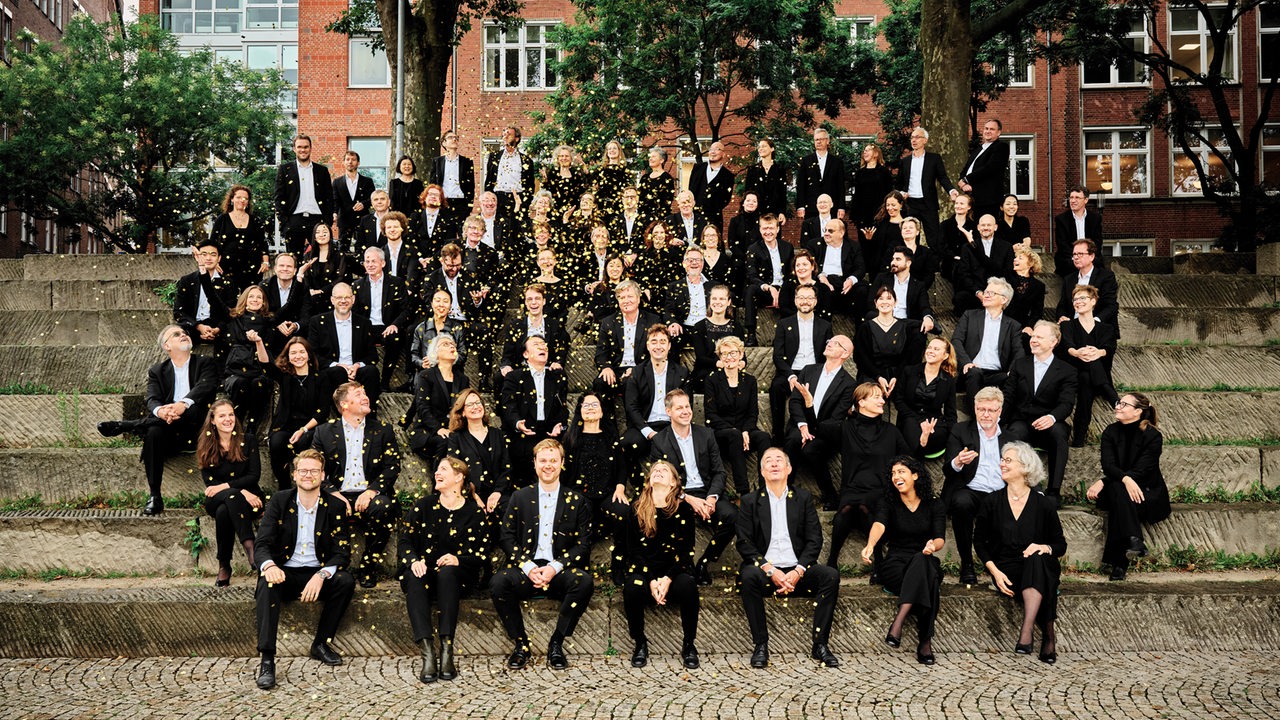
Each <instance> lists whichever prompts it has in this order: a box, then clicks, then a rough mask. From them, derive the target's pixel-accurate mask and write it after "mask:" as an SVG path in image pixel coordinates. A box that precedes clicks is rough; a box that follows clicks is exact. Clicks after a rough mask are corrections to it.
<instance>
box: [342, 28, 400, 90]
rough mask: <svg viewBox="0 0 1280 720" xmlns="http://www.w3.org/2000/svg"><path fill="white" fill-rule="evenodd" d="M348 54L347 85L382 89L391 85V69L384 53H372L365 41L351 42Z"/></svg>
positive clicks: (370, 46)
mask: <svg viewBox="0 0 1280 720" xmlns="http://www.w3.org/2000/svg"><path fill="white" fill-rule="evenodd" d="M348 52H349V53H350V54H349V60H350V62H349V66H350V67H349V74H348V84H350V85H353V86H358V87H360V86H375V87H382V86H386V85H389V84H391V69H390V68H389V67H388V65H387V54H386V53H385V52H383V51H381V50H378V51H374V50H373V48H372V45H371V44H370V43H369V41H368V40H366V39H355V40H352V41H351V44H350V47H349V50H348Z"/></svg>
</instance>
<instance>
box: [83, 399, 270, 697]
mask: <svg viewBox="0 0 1280 720" xmlns="http://www.w3.org/2000/svg"><path fill="white" fill-rule="evenodd" d="M124 431H125V424H124V423H123V422H122V421H120V420H103V421H102V422H100V423H98V432H99V433H101V434H102V436H103V437H115V436H117V435H123V434H124ZM274 684H275V682H274V681H272V685H274Z"/></svg>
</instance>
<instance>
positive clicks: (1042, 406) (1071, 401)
mask: <svg viewBox="0 0 1280 720" xmlns="http://www.w3.org/2000/svg"><path fill="white" fill-rule="evenodd" d="M1061 340H1062V331H1061V330H1059V329H1058V325H1057V323H1052V322H1049V321H1048V320H1037V321H1036V325H1035V328H1034V329H1033V330H1032V331H1031V338H1030V345H1031V357H1024V358H1019V359H1017V360H1014V361H1013V367H1011V368H1010V370H1009V376H1008V377H1007V378H1005V381H1004V387H1003V390H1004V396H1005V398H1007V399H1008V402H1009V420H1010V421H1011V423H1010V427H1012V428H1013V431H1014V432H1016V433H1017V434H1018V437H1019V438H1021V439H1025V440H1026V441H1027V442H1029V443H1031V445H1032V446H1035V447H1042V448H1045V449H1046V450H1048V452H1049V468H1048V469H1049V487H1048V488H1047V489H1046V490H1045V493H1044V494H1045V495H1047V496H1048V497H1050V498H1052V499H1053V500H1054V501H1055V502H1056V501H1058V498H1059V494H1060V492H1061V488H1062V480H1063V478H1064V477H1066V474H1067V453H1068V452H1070V451H1069V449H1068V448H1069V447H1070V444H1071V442H1070V441H1071V427H1070V426H1069V425H1068V424H1067V419H1068V418H1070V417H1071V410H1072V408H1074V407H1075V404H1076V384H1077V382H1076V381H1077V378H1076V375H1077V372H1076V369H1075V366H1073V365H1072V364H1071V363H1068V362H1067V361H1066V360H1062V359H1060V358H1057V357H1055V356H1054V354H1053V349H1054V348H1055V347H1057V346H1058V343H1059V342H1060V341H1061Z"/></svg>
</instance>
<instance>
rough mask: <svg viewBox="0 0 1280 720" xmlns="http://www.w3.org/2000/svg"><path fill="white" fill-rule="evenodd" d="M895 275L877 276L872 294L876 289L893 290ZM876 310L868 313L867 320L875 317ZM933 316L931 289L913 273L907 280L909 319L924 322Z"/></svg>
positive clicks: (872, 285)
mask: <svg viewBox="0 0 1280 720" xmlns="http://www.w3.org/2000/svg"><path fill="white" fill-rule="evenodd" d="M894 278H895V276H894V274H893V273H888V272H884V273H880V274H879V275H877V276H876V279H875V281H874V282H872V283H871V285H870V287H871V292H875V290H876V288H879V287H887V288H889V289H890V290H892V289H893V281H894ZM875 314H876V311H875V310H874V309H872V310H869V311H867V318H868V319H870V318H872V317H875ZM932 315H933V306H932V305H930V304H929V288H928V287H926V286H925V284H924V282H923V281H921V280H920V278H918V277H916V276H915V274H914V273H913V274H912V275H911V277H909V278H907V318H909V319H911V320H924V319H925V317H927V316H932ZM934 332H938V330H937V326H936V325H935V326H934Z"/></svg>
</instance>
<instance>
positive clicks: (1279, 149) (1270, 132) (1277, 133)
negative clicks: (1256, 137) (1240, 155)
mask: <svg viewBox="0 0 1280 720" xmlns="http://www.w3.org/2000/svg"><path fill="white" fill-rule="evenodd" d="M1268 140H1270V143H1268ZM1259 145H1260V146H1261V147H1260V148H1259V150H1258V152H1259V153H1260V154H1261V157H1259V158H1258V179H1259V180H1263V181H1268V182H1269V183H1271V184H1272V185H1280V175H1277V176H1276V177H1270V178H1269V177H1267V155H1268V154H1271V155H1274V156H1275V157H1276V165H1277V167H1280V123H1268V124H1267V125H1266V126H1264V127H1263V128H1262V141H1261V142H1260V143H1259ZM1272 192H1273V193H1274V190H1273V191H1272Z"/></svg>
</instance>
